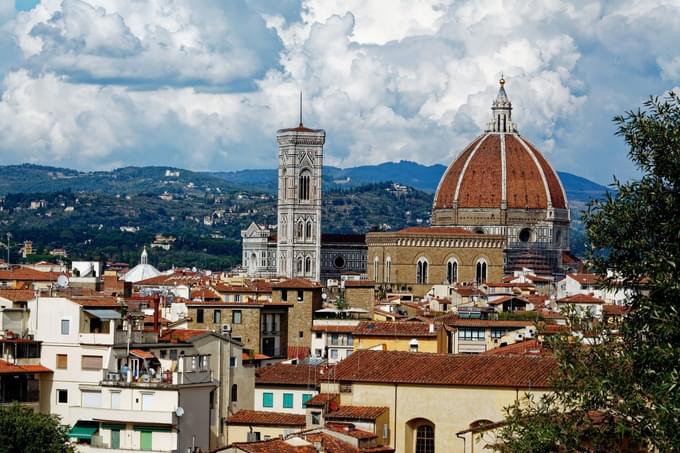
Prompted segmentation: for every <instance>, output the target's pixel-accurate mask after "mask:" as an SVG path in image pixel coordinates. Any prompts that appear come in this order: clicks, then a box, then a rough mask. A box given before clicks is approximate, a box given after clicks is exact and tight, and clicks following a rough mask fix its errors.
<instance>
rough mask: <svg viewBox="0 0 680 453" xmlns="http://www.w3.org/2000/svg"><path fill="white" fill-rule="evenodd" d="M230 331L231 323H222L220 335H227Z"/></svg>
mask: <svg viewBox="0 0 680 453" xmlns="http://www.w3.org/2000/svg"><path fill="white" fill-rule="evenodd" d="M230 333H231V324H222V335H229V334H230Z"/></svg>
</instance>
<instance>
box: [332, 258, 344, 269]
mask: <svg viewBox="0 0 680 453" xmlns="http://www.w3.org/2000/svg"><path fill="white" fill-rule="evenodd" d="M333 264H334V265H335V267H336V268H337V269H341V268H343V267H345V258H344V257H343V256H341V255H338V256H336V257H335V260H334V261H333Z"/></svg>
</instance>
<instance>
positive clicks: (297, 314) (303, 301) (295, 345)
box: [262, 278, 323, 358]
mask: <svg viewBox="0 0 680 453" xmlns="http://www.w3.org/2000/svg"><path fill="white" fill-rule="evenodd" d="M322 290H323V287H322V286H321V284H319V283H317V282H314V281H311V280H307V279H303V278H291V279H288V280H283V281H281V282H278V283H274V284H272V302H273V303H281V304H285V303H288V304H290V309H289V311H288V323H287V325H286V329H287V332H288V341H287V344H288V357H289V358H293V357H300V356H302V357H305V356H309V355H310V345H311V333H312V331H311V329H312V324H313V319H314V312H316V311H317V310H320V309H321V308H322V304H323V299H322ZM303 352H304V354H302V353H303ZM262 353H263V354H267V353H266V352H264V351H263V352H262Z"/></svg>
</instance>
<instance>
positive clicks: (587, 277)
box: [567, 274, 602, 285]
mask: <svg viewBox="0 0 680 453" xmlns="http://www.w3.org/2000/svg"><path fill="white" fill-rule="evenodd" d="M567 277H569V278H571V279H574V280H576V281H577V282H579V283H580V284H582V285H597V284H599V283H601V281H602V278H601V277H600V276H599V275H597V274H567Z"/></svg>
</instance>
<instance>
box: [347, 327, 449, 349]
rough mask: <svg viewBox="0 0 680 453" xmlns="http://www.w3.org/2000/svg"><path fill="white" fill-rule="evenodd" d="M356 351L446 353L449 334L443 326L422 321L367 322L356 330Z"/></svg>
mask: <svg viewBox="0 0 680 453" xmlns="http://www.w3.org/2000/svg"><path fill="white" fill-rule="evenodd" d="M352 335H353V337H354V341H353V343H354V351H355V353H356V351H359V350H361V349H373V350H382V351H406V352H408V351H411V352H446V351H447V342H448V340H447V334H446V332H445V331H444V329H442V328H441V325H435V324H432V323H427V322H419V321H397V322H390V321H386V322H377V321H363V322H361V323H359V325H358V326H356V327H355V328H354V329H352Z"/></svg>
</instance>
